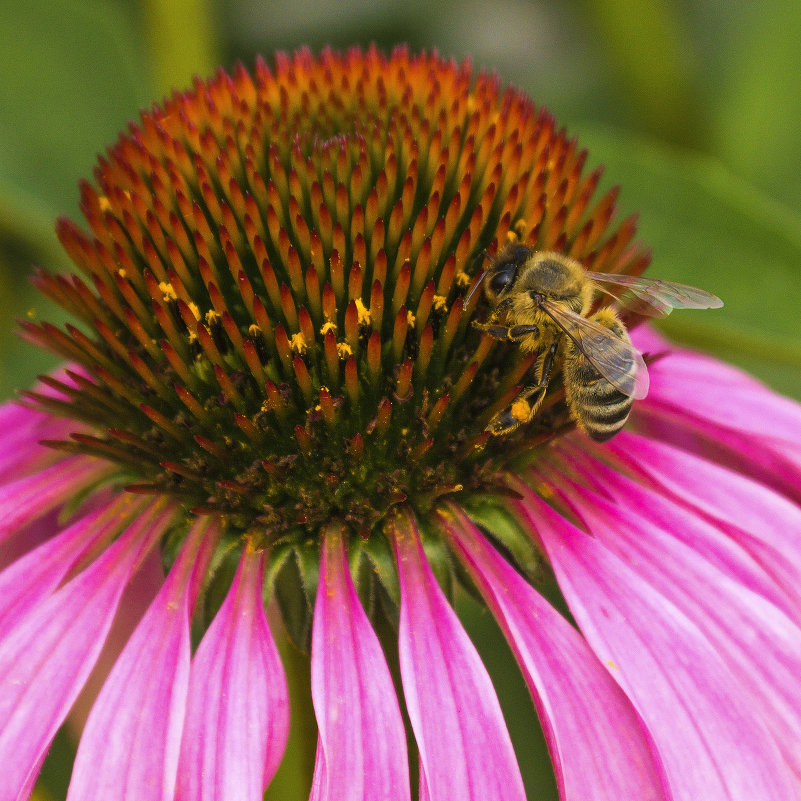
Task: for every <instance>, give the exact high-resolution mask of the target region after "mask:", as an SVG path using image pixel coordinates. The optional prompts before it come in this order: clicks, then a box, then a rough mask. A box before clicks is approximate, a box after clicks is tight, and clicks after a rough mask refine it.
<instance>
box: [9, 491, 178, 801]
mask: <svg viewBox="0 0 801 801" xmlns="http://www.w3.org/2000/svg"><path fill="white" fill-rule="evenodd" d="M172 513H173V512H172V509H169V508H167V509H165V507H164V504H161V505H156V506H155V507H154V508H153V509H152V510H151V512H150V513H146V514H144V515H142V516H141V517H140V518H139V519H138V520H137V521H136V522H135V523H133V524H132V525H131V526H130V527H129V528H128V530H127V531H126V532H125V533H124V534H123V535H122V536H121V537H120V538H119V539H118V540H117V541H116V542H115V543H114V544H113V545H111V546H110V547H109V548H108V549H107V550H106V551H105V553H103V554H102V555H101V556H100V557H99V558H98V559H97V560H96V561H95V562H94V563H93V564H91V565H90V566H89V567H87V568H86V569H85V570H84V571H83V572H82V573H80V574H78V575H77V576H76V577H75V578H73V579H72V580H71V581H70V582H68V583H67V584H65V585H64V587H62V588H61V589H60V590H58V591H57V592H55V593H54V594H53V595H51V596H50V597H49V598H47V599H45V600H44V601H43V602H42V603H41V604H39V605H38V606H36V607H35V608H33V609H32V610H31V611H30V612H29V613H28V614H27V615H25V617H24V618H23V619H22V620H21V621H20V622H19V624H18V625H17V626H16V627H14V628H13V630H12V631H10V633H9V634H8V636H7V637H5V638H4V639H3V640H2V641H0V720H2V721H3V724H2V726H0V764H2V765H3V769H2V771H0V798H3V799H17V798H19V799H25V798H28V796H29V794H30V791H31V788H32V787H33V782H34V780H35V778H36V774H37V772H38V770H39V767H40V765H41V762H42V760H43V759H44V755H45V753H46V751H47V748H48V746H49V744H50V741H51V740H52V738H53V736H54V735H55V733H56V731H57V730H58V727H59V726H60V725H61V723H62V722H63V720H64V718H65V717H66V715H67V713H68V712H69V709H70V707H71V706H72V704H73V702H74V701H75V699H76V697H77V696H78V694H79V692H80V690H81V688H82V687H83V684H84V682H85V681H86V679H87V677H88V676H89V673H90V672H91V670H92V668H93V666H94V664H95V662H96V660H97V658H98V656H99V654H100V651H101V649H102V647H103V643H104V642H105V639H106V635H107V634H108V631H109V628H110V627H111V623H112V621H113V619H114V613H115V611H116V609H117V604H118V603H119V600H120V596H121V595H122V592H123V590H124V589H125V586H126V584H127V583H128V580H129V579H130V576H131V573H132V572H133V570H134V569H135V567H136V566H137V564H138V562H139V561H140V560H141V558H142V557H143V555H144V553H146V551H147V549H148V548H149V547H150V546H151V545H152V544H153V542H154V541H155V540H156V539H157V538H158V537H159V536H160V535H161V534H162V533H163V531H164V528H165V527H166V525H167V524H168V522H169V520H170V519H171V517H172Z"/></svg>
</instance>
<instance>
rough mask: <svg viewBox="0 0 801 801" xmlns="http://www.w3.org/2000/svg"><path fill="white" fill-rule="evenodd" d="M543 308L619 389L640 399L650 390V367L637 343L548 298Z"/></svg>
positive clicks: (591, 362)
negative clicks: (620, 336) (636, 345)
mask: <svg viewBox="0 0 801 801" xmlns="http://www.w3.org/2000/svg"><path fill="white" fill-rule="evenodd" d="M541 308H542V310H543V311H544V312H545V313H546V314H548V315H549V316H550V317H551V319H552V320H553V321H554V322H555V323H556V324H557V325H558V326H559V327H560V328H561V329H562V330H563V331H564V332H565V333H566V334H567V335H568V336H569V337H570V338H571V339H572V340H573V342H574V343H575V345H576V347H577V348H578V349H579V350H580V351H581V352H582V353H583V354H584V355H585V356H586V357H587V360H588V361H589V362H590V364H592V366H593V367H594V368H595V369H596V370H597V371H598V372H599V373H600V374H601V375H602V376H603V377H604V378H606V379H607V381H609V383H610V384H612V386H613V387H615V389H617V390H620V392H622V393H623V394H624V395H627V396H628V397H630V398H636V399H638V400H639V399H641V398H644V397H645V396H646V395H647V394H648V368H647V367H646V366H645V362H644V361H643V358H642V354H641V353H640V352H639V351H638V350H637V348H635V347H634V345H632V344H631V343H630V342H626V341H625V340H622V339H620V338H619V337H616V336H615V335H614V334H613V333H612V332H611V331H610V330H609V329H608V328H606V327H604V326H602V325H601V324H600V323H596V322H595V321H594V320H588V319H587V318H586V317H582V316H581V315H578V314H575V313H574V312H571V311H568V310H567V309H562V308H560V307H559V306H557V305H555V304H553V303H551V302H550V301H548V300H544V301H542V303H541Z"/></svg>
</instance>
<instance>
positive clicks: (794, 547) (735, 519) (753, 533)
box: [608, 432, 801, 609]
mask: <svg viewBox="0 0 801 801" xmlns="http://www.w3.org/2000/svg"><path fill="white" fill-rule="evenodd" d="M608 447H609V450H610V451H612V452H613V453H614V454H615V455H616V456H618V458H620V459H621V461H622V462H623V463H624V464H626V465H631V466H632V467H634V468H635V469H636V470H637V471H638V472H639V473H640V474H641V475H645V476H647V477H648V478H649V479H651V480H652V481H653V482H654V483H655V484H656V485H657V486H658V487H660V488H662V489H663V491H666V492H667V493H669V495H670V496H671V497H672V498H673V499H675V501H676V502H677V503H680V504H683V505H685V506H686V507H688V508H690V509H691V510H692V511H693V512H694V513H695V514H698V513H699V512H700V513H701V514H702V515H703V516H705V517H709V518H711V519H712V520H713V521H714V523H715V525H716V526H717V527H719V528H720V529H722V530H723V531H725V532H726V533H727V534H728V535H729V536H730V537H732V539H733V540H734V541H735V542H737V543H739V544H740V545H741V546H742V547H743V548H745V549H746V550H747V551H748V552H749V553H750V554H751V555H752V556H753V557H754V559H756V560H757V562H758V563H759V564H760V565H762V567H763V569H764V570H765V571H766V572H767V573H768V574H769V575H771V576H772V577H773V579H774V580H775V581H776V584H777V585H778V586H779V587H781V589H782V590H783V592H784V593H785V594H786V595H787V596H788V597H789V598H790V599H792V601H793V603H794V604H795V605H796V608H797V609H801V585H800V584H799V581H798V576H799V575H801V510H799V508H798V506H796V505H795V504H794V503H791V502H790V501H789V500H787V499H786V498H784V497H782V496H781V495H779V494H778V493H777V492H775V491H774V490H771V489H770V488H768V487H765V486H764V485H762V484H760V483H759V482H757V481H753V480H751V479H750V478H748V477H746V476H743V475H741V474H739V473H736V472H734V471H731V470H728V469H726V468H725V467H721V466H720V465H716V464H714V463H712V462H709V461H707V460H705V459H703V458H701V457H699V456H696V455H694V454H691V453H686V452H685V451H682V450H681V449H680V448H676V447H674V446H672V445H667V444H666V443H663V442H656V441H654V440H652V439H650V438H648V437H642V436H639V435H636V434H630V433H626V432H623V433H621V434H619V435H618V437H616V438H615V440H614V441H612V442H610V443H609V444H608Z"/></svg>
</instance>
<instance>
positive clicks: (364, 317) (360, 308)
mask: <svg viewBox="0 0 801 801" xmlns="http://www.w3.org/2000/svg"><path fill="white" fill-rule="evenodd" d="M354 303H355V304H356V312H357V314H358V315H359V325H369V324H370V310H369V309H368V308H367V307H366V306H365V305H364V303H362V299H361V298H356V299H355V301H354Z"/></svg>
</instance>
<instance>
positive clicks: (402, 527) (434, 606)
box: [393, 516, 525, 801]
mask: <svg viewBox="0 0 801 801" xmlns="http://www.w3.org/2000/svg"><path fill="white" fill-rule="evenodd" d="M393 530H394V540H395V552H396V561H397V564H398V576H399V579H400V589H401V611H400V632H399V641H398V649H399V656H400V669H401V677H402V680H403V690H404V695H405V698H406V707H407V709H408V711H409V719H410V721H411V724H412V729H413V731H414V734H415V738H416V739H417V744H418V747H419V749H420V796H421V798H429V799H430V800H431V801H444V800H445V799H454V798H458V799H460V801H494V799H503V800H504V801H524V799H525V793H524V791H523V782H522V779H521V777H520V771H519V769H518V767H517V762H516V760H515V755H514V751H513V750H512V744H511V741H510V739H509V733H508V731H507V729H506V724H505V722H504V720H503V715H502V714H501V709H500V706H499V704H498V699H497V696H496V694H495V689H494V687H493V686H492V682H491V681H490V678H489V675H488V674H487V671H486V669H485V667H484V665H483V663H482V662H481V658H480V657H479V655H478V652H477V651H476V649H475V647H474V646H473V644H472V643H471V642H470V639H469V637H468V636H467V633H466V632H465V630H464V629H463V628H462V625H461V623H460V622H459V619H458V618H457V616H456V613H455V612H454V611H453V609H452V608H451V607H450V605H449V604H448V602H447V600H446V598H445V596H444V594H443V592H442V590H441V589H440V587H439V585H438V584H437V581H436V579H435V578H434V574H433V573H432V572H431V568H430V567H429V565H428V562H427V560H426V556H425V552H424V551H423V546H422V543H421V541H420V535H419V533H418V531H417V528H416V525H415V523H414V521H413V520H411V519H410V518H409V517H408V516H404V517H401V518H400V519H396V521H395V523H394V527H393Z"/></svg>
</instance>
